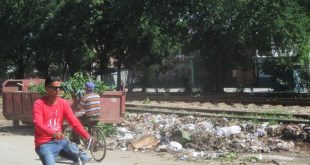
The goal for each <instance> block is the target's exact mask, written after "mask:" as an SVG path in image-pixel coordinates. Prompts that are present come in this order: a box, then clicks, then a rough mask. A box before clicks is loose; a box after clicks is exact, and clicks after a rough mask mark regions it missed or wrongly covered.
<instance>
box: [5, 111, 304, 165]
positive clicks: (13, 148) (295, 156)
mask: <svg viewBox="0 0 310 165" xmlns="http://www.w3.org/2000/svg"><path fill="white" fill-rule="evenodd" d="M0 118H1V117H0ZM33 140H34V137H33V127H32V126H25V125H24V126H20V127H17V128H16V127H13V126H12V122H11V121H7V120H4V119H3V118H2V119H0V150H1V157H0V164H4V165H24V164H31V165H36V164H41V162H40V160H39V159H38V156H37V155H36V153H35V151H34V143H33ZM308 151H309V148H306V149H303V150H301V149H300V148H296V150H295V151H293V152H280V153H267V154H262V160H259V161H257V162H255V163H254V162H250V161H248V160H246V159H247V158H250V157H258V156H259V155H258V154H238V158H237V159H230V160H199V161H186V160H176V158H175V157H173V156H172V154H169V153H166V152H133V151H110V150H108V151H107V155H106V157H105V159H104V160H103V161H102V162H100V163H98V162H95V161H90V162H89V163H88V164H105V165H158V164H161V165H205V164H212V165H213V164H214V165H224V164H235V165H237V164H238V165H239V164H243V165H246V164H253V163H254V164H257V165H262V164H281V165H282V164H283V165H296V164H299V165H306V164H307V165H308V164H309V162H310V152H308ZM88 154H89V153H88ZM57 164H69V162H68V161H63V162H61V163H57Z"/></svg>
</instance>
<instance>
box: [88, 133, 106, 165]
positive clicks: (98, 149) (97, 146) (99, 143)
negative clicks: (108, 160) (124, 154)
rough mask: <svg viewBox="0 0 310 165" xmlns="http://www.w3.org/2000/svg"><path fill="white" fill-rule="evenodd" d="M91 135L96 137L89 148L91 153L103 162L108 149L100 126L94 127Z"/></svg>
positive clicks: (98, 160)
mask: <svg viewBox="0 0 310 165" xmlns="http://www.w3.org/2000/svg"><path fill="white" fill-rule="evenodd" d="M91 135H92V136H93V137H94V138H95V139H94V143H93V144H92V145H91V147H90V149H89V150H90V153H91V155H92V157H93V158H94V159H95V160H96V161H97V162H101V161H102V160H103V159H104V157H105V155H106V151H107V147H106V146H107V144H106V140H105V136H104V134H103V132H102V131H101V130H100V129H99V128H92V130H91Z"/></svg>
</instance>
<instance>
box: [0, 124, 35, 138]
mask: <svg viewBox="0 0 310 165" xmlns="http://www.w3.org/2000/svg"><path fill="white" fill-rule="evenodd" d="M0 135H31V136H32V135H33V126H29V125H21V126H17V127H14V126H0Z"/></svg>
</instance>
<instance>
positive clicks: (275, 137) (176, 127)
mask: <svg viewBox="0 0 310 165" xmlns="http://www.w3.org/2000/svg"><path fill="white" fill-rule="evenodd" d="M309 139H310V126H309V125H302V124H300V125H298V124H288V125H284V124H279V125H269V123H268V122H265V123H262V124H257V123H252V122H241V121H237V120H229V119H226V118H222V119H206V118H202V117H193V116H185V117H179V116H177V115H175V114H173V115H163V114H150V113H144V114H134V113H131V114H128V115H127V116H126V121H125V122H123V123H121V127H119V128H118V135H117V136H116V137H115V140H114V141H113V142H112V143H111V144H110V145H109V147H108V148H109V149H112V150H142V151H146V150H153V151H157V152H169V153H172V154H174V155H175V156H176V157H177V158H178V159H180V160H197V159H217V158H225V157H229V158H232V156H229V155H232V153H257V154H258V155H260V156H258V157H257V158H253V159H250V162H252V163H253V161H254V162H256V161H260V160H261V159H262V157H261V154H260V153H268V152H271V151H274V152H279V151H292V150H293V149H294V147H295V143H294V142H295V141H304V142H309ZM274 163H275V164H276V163H279V162H274Z"/></svg>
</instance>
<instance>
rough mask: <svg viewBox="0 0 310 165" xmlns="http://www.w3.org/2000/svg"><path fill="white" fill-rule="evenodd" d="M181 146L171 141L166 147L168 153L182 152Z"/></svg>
mask: <svg viewBox="0 0 310 165" xmlns="http://www.w3.org/2000/svg"><path fill="white" fill-rule="evenodd" d="M182 148H183V147H182V144H180V143H179V142H176V141H171V142H170V143H169V145H168V150H169V151H181V150H182Z"/></svg>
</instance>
